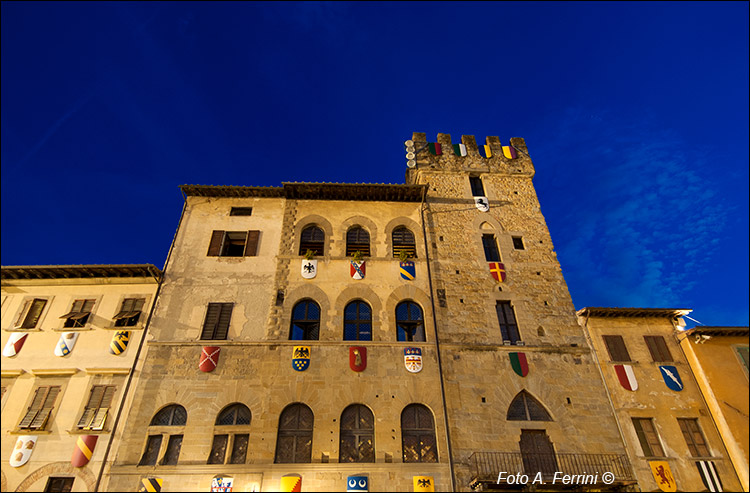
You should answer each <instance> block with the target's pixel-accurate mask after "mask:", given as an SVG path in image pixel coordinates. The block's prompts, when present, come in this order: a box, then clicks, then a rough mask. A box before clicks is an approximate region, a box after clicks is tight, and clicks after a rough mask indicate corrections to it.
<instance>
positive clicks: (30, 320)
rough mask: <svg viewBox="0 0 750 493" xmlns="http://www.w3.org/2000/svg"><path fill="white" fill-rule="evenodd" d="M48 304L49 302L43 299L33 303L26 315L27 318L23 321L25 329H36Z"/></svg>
mask: <svg viewBox="0 0 750 493" xmlns="http://www.w3.org/2000/svg"><path fill="white" fill-rule="evenodd" d="M46 304H47V300H43V299H35V300H34V301H32V302H31V307H30V308H29V312H28V314H27V315H26V318H25V319H24V321H23V325H21V327H23V328H24V329H33V328H34V327H36V324H37V322H39V316H40V315H41V314H42V310H43V309H44V305H46Z"/></svg>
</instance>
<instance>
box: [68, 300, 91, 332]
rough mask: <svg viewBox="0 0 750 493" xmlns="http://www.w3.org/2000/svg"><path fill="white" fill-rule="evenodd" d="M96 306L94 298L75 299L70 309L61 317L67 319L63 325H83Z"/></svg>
mask: <svg viewBox="0 0 750 493" xmlns="http://www.w3.org/2000/svg"><path fill="white" fill-rule="evenodd" d="M93 308H94V300H75V301H74V302H73V306H72V307H71V308H70V311H69V312H68V313H66V314H65V315H63V316H61V317H60V318H64V319H65V323H64V324H63V327H83V326H85V325H86V322H87V321H88V319H89V316H90V315H91V310H92V309H93Z"/></svg>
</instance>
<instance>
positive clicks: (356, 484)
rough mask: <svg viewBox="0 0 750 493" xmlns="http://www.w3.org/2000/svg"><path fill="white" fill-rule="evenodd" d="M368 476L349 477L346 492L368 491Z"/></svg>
mask: <svg viewBox="0 0 750 493" xmlns="http://www.w3.org/2000/svg"><path fill="white" fill-rule="evenodd" d="M367 483H368V478H367V476H349V477H347V478H346V491H347V492H349V493H354V492H359V491H368V490H369V485H368V484H367Z"/></svg>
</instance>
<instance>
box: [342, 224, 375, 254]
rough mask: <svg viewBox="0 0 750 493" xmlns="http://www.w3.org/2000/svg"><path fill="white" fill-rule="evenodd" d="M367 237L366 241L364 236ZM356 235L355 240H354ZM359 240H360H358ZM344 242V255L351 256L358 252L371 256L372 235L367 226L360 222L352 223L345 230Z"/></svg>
mask: <svg viewBox="0 0 750 493" xmlns="http://www.w3.org/2000/svg"><path fill="white" fill-rule="evenodd" d="M365 236H366V237H367V242H365V241H364V237H365ZM354 237H356V241H355V240H354ZM360 240H361V241H360ZM344 243H345V245H346V256H347V257H353V256H354V253H355V252H357V251H358V252H360V253H361V254H362V256H363V257H367V258H370V257H372V235H371V234H370V232H369V231H367V228H365V227H364V226H362V225H361V224H354V225H352V226H350V227H349V229H347V230H346V236H345V240H344Z"/></svg>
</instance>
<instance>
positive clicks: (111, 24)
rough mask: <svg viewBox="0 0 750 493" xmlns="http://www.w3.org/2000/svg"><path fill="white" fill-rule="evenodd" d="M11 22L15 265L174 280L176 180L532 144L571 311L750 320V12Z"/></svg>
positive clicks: (228, 14)
mask: <svg viewBox="0 0 750 493" xmlns="http://www.w3.org/2000/svg"><path fill="white" fill-rule="evenodd" d="M1 6H2V16H1V17H2V43H1V45H0V46H1V50H2V58H1V63H2V72H1V74H2V84H1V86H0V87H1V88H2V105H1V112H2V124H1V125H0V129H1V130H2V147H1V149H2V150H1V158H2V250H1V254H2V259H1V260H2V264H3V265H39V264H104V263H153V264H155V265H157V266H159V267H161V266H163V264H164V260H165V258H166V254H167V250H168V248H169V245H170V242H171V240H172V236H173V235H174V232H175V229H176V227H177V221H178V219H179V215H180V210H181V207H182V195H181V193H180V191H179V189H178V188H177V187H178V185H180V184H211V185H252V186H278V185H280V184H281V182H282V181H330V182H371V183H403V180H404V171H405V169H406V168H405V159H404V150H403V141H404V140H406V139H408V138H410V137H411V134H412V132H415V131H416V132H426V133H427V135H428V140H431V141H434V140H435V137H436V135H437V133H438V132H444V133H450V134H451V135H452V136H453V138H454V139H455V140H456V141H457V140H458V139H459V138H460V135H461V134H468V135H475V136H476V137H477V140H478V141H482V142H483V141H484V138H485V136H487V135H497V136H499V137H500V139H501V140H502V142H503V143H507V141H508V139H509V138H510V137H524V138H525V139H526V143H527V144H528V146H529V152H530V154H531V156H532V158H533V160H534V164H535V167H536V171H537V175H536V177H535V185H536V188H537V192H538V194H539V198H540V201H541V204H542V212H543V213H544V215H545V217H546V219H547V223H548V225H549V228H550V230H551V233H552V239H553V242H554V244H555V248H556V251H557V253H558V258H559V260H560V263H561V264H562V268H563V273H564V275H565V279H566V281H567V282H568V287H569V288H570V291H571V294H572V296H573V300H574V303H575V306H576V308H581V307H583V306H639V307H670V308H678V307H679V308H682V307H684V308H692V309H694V312H693V313H692V315H691V316H693V318H696V319H697V320H699V321H700V322H702V323H704V324H706V325H747V324H748V256H749V255H748V133H749V130H748V90H749V87H748V71H749V69H748V59H749V55H748V41H749V39H748V3H747V2H711V3H700V2H685V3H682V2H667V3H642V2H633V3H589V2H585V3H568V2H566V3H549V2H539V3H535V2H523V3H484V2H482V3H427V2H424V3H423V2H419V3H359V2H357V3H338V2H336V3H285V2H279V3H234V2H232V3H220V2H210V3H198V2H190V3H171V2H169V3H157V2H143V3H140V2H139V3H127V2H113V3H104V2H102V3H97V2H91V3H89V2H85V3H69V2H54V3H40V2H29V3H26V2H10V1H3V2H2V4H1ZM688 326H689V327H690V326H692V323H690V324H688Z"/></svg>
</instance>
